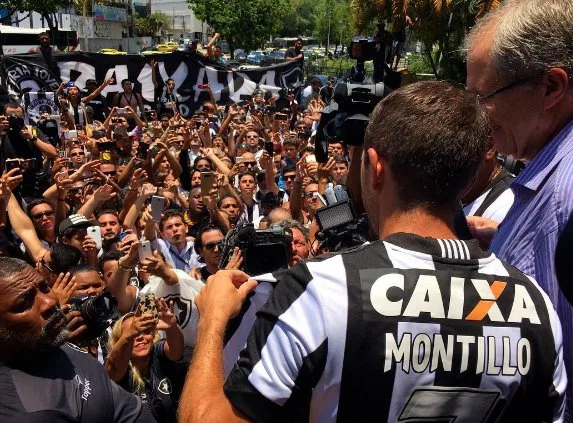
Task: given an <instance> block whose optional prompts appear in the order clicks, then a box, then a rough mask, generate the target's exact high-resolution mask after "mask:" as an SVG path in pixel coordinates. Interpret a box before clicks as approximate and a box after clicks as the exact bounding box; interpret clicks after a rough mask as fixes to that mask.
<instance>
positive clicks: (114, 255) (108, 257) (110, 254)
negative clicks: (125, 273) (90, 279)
mask: <svg viewBox="0 0 573 423" xmlns="http://www.w3.org/2000/svg"><path fill="white" fill-rule="evenodd" d="M123 255H124V254H123V253H122V252H121V251H107V252H105V253H103V255H102V256H101V257H100V258H99V260H98V263H97V267H98V269H99V271H100V272H101V273H102V274H103V266H104V264H106V263H107V262H108V261H119V259H120V258H122V257H123Z"/></svg>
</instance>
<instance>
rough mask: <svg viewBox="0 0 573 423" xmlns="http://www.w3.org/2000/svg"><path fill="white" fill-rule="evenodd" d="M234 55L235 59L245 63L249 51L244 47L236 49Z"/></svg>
mask: <svg viewBox="0 0 573 423" xmlns="http://www.w3.org/2000/svg"><path fill="white" fill-rule="evenodd" d="M233 56H235V60H237V61H238V62H241V63H244V62H246V61H247V52H246V51H245V50H243V49H242V48H238V49H236V50H235V51H234V54H233Z"/></svg>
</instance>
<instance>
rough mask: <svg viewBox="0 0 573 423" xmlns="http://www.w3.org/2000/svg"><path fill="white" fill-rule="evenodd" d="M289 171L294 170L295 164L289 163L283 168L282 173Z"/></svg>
mask: <svg viewBox="0 0 573 423" xmlns="http://www.w3.org/2000/svg"><path fill="white" fill-rule="evenodd" d="M291 172H296V165H293V164H289V165H286V166H285V167H284V168H283V175H284V174H285V173H291Z"/></svg>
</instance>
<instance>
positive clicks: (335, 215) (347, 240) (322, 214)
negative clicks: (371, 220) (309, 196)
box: [315, 185, 368, 252]
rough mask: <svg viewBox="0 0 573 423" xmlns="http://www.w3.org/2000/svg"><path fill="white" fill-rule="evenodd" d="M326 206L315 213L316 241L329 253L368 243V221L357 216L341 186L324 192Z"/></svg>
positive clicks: (364, 217)
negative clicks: (316, 225) (316, 224)
mask: <svg viewBox="0 0 573 423" xmlns="http://www.w3.org/2000/svg"><path fill="white" fill-rule="evenodd" d="M324 196H325V197H326V201H327V203H328V205H327V206H325V207H322V208H320V209H318V210H316V211H315V214H316V221H317V223H318V227H319V229H320V231H319V232H318V233H317V234H316V239H317V240H319V241H321V248H325V247H326V248H327V249H328V251H329V252H334V251H340V250H344V249H347V248H352V247H356V246H359V245H362V244H364V243H365V242H366V241H368V219H367V218H366V216H357V215H356V212H355V211H354V207H353V206H352V202H351V201H350V198H349V197H348V194H347V193H346V189H345V188H344V187H342V186H341V185H337V186H335V187H334V189H332V188H328V189H327V190H326V191H325V192H324Z"/></svg>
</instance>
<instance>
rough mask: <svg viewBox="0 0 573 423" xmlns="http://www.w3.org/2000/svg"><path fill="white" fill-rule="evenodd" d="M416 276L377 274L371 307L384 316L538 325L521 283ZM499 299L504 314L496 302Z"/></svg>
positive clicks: (372, 289)
mask: <svg viewBox="0 0 573 423" xmlns="http://www.w3.org/2000/svg"><path fill="white" fill-rule="evenodd" d="M416 276H417V280H414V281H413V280H412V275H411V274H408V271H406V272H402V273H386V274H384V275H382V276H380V277H378V278H377V279H376V280H375V281H374V283H373V284H372V286H371V288H370V292H369V297H370V302H371V304H372V307H373V308H374V310H375V311H376V312H377V313H379V314H380V315H381V316H386V317H399V316H401V317H412V318H419V317H421V316H422V317H423V316H427V317H429V318H431V319H450V320H466V321H476V322H479V321H484V322H485V321H489V322H499V323H514V324H521V323H522V322H524V321H527V322H529V323H530V324H535V325H540V324H541V321H540V319H539V315H538V313H537V309H536V307H535V303H534V302H533V299H532V298H531V295H530V293H529V292H528V289H527V287H525V286H524V285H521V284H517V283H514V284H511V289H509V288H508V283H507V282H502V281H499V280H495V281H493V282H492V283H491V284H490V282H488V281H487V280H486V279H479V278H472V279H464V278H461V277H451V276H449V277H448V280H447V281H445V280H443V279H442V280H441V281H440V280H439V273H438V272H436V274H418V275H416ZM407 278H410V280H407ZM446 300H447V303H446V302H445V301H446ZM502 300H503V304H504V312H505V313H502V310H501V309H500V305H499V302H500V301H502ZM446 304H447V306H446Z"/></svg>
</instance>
